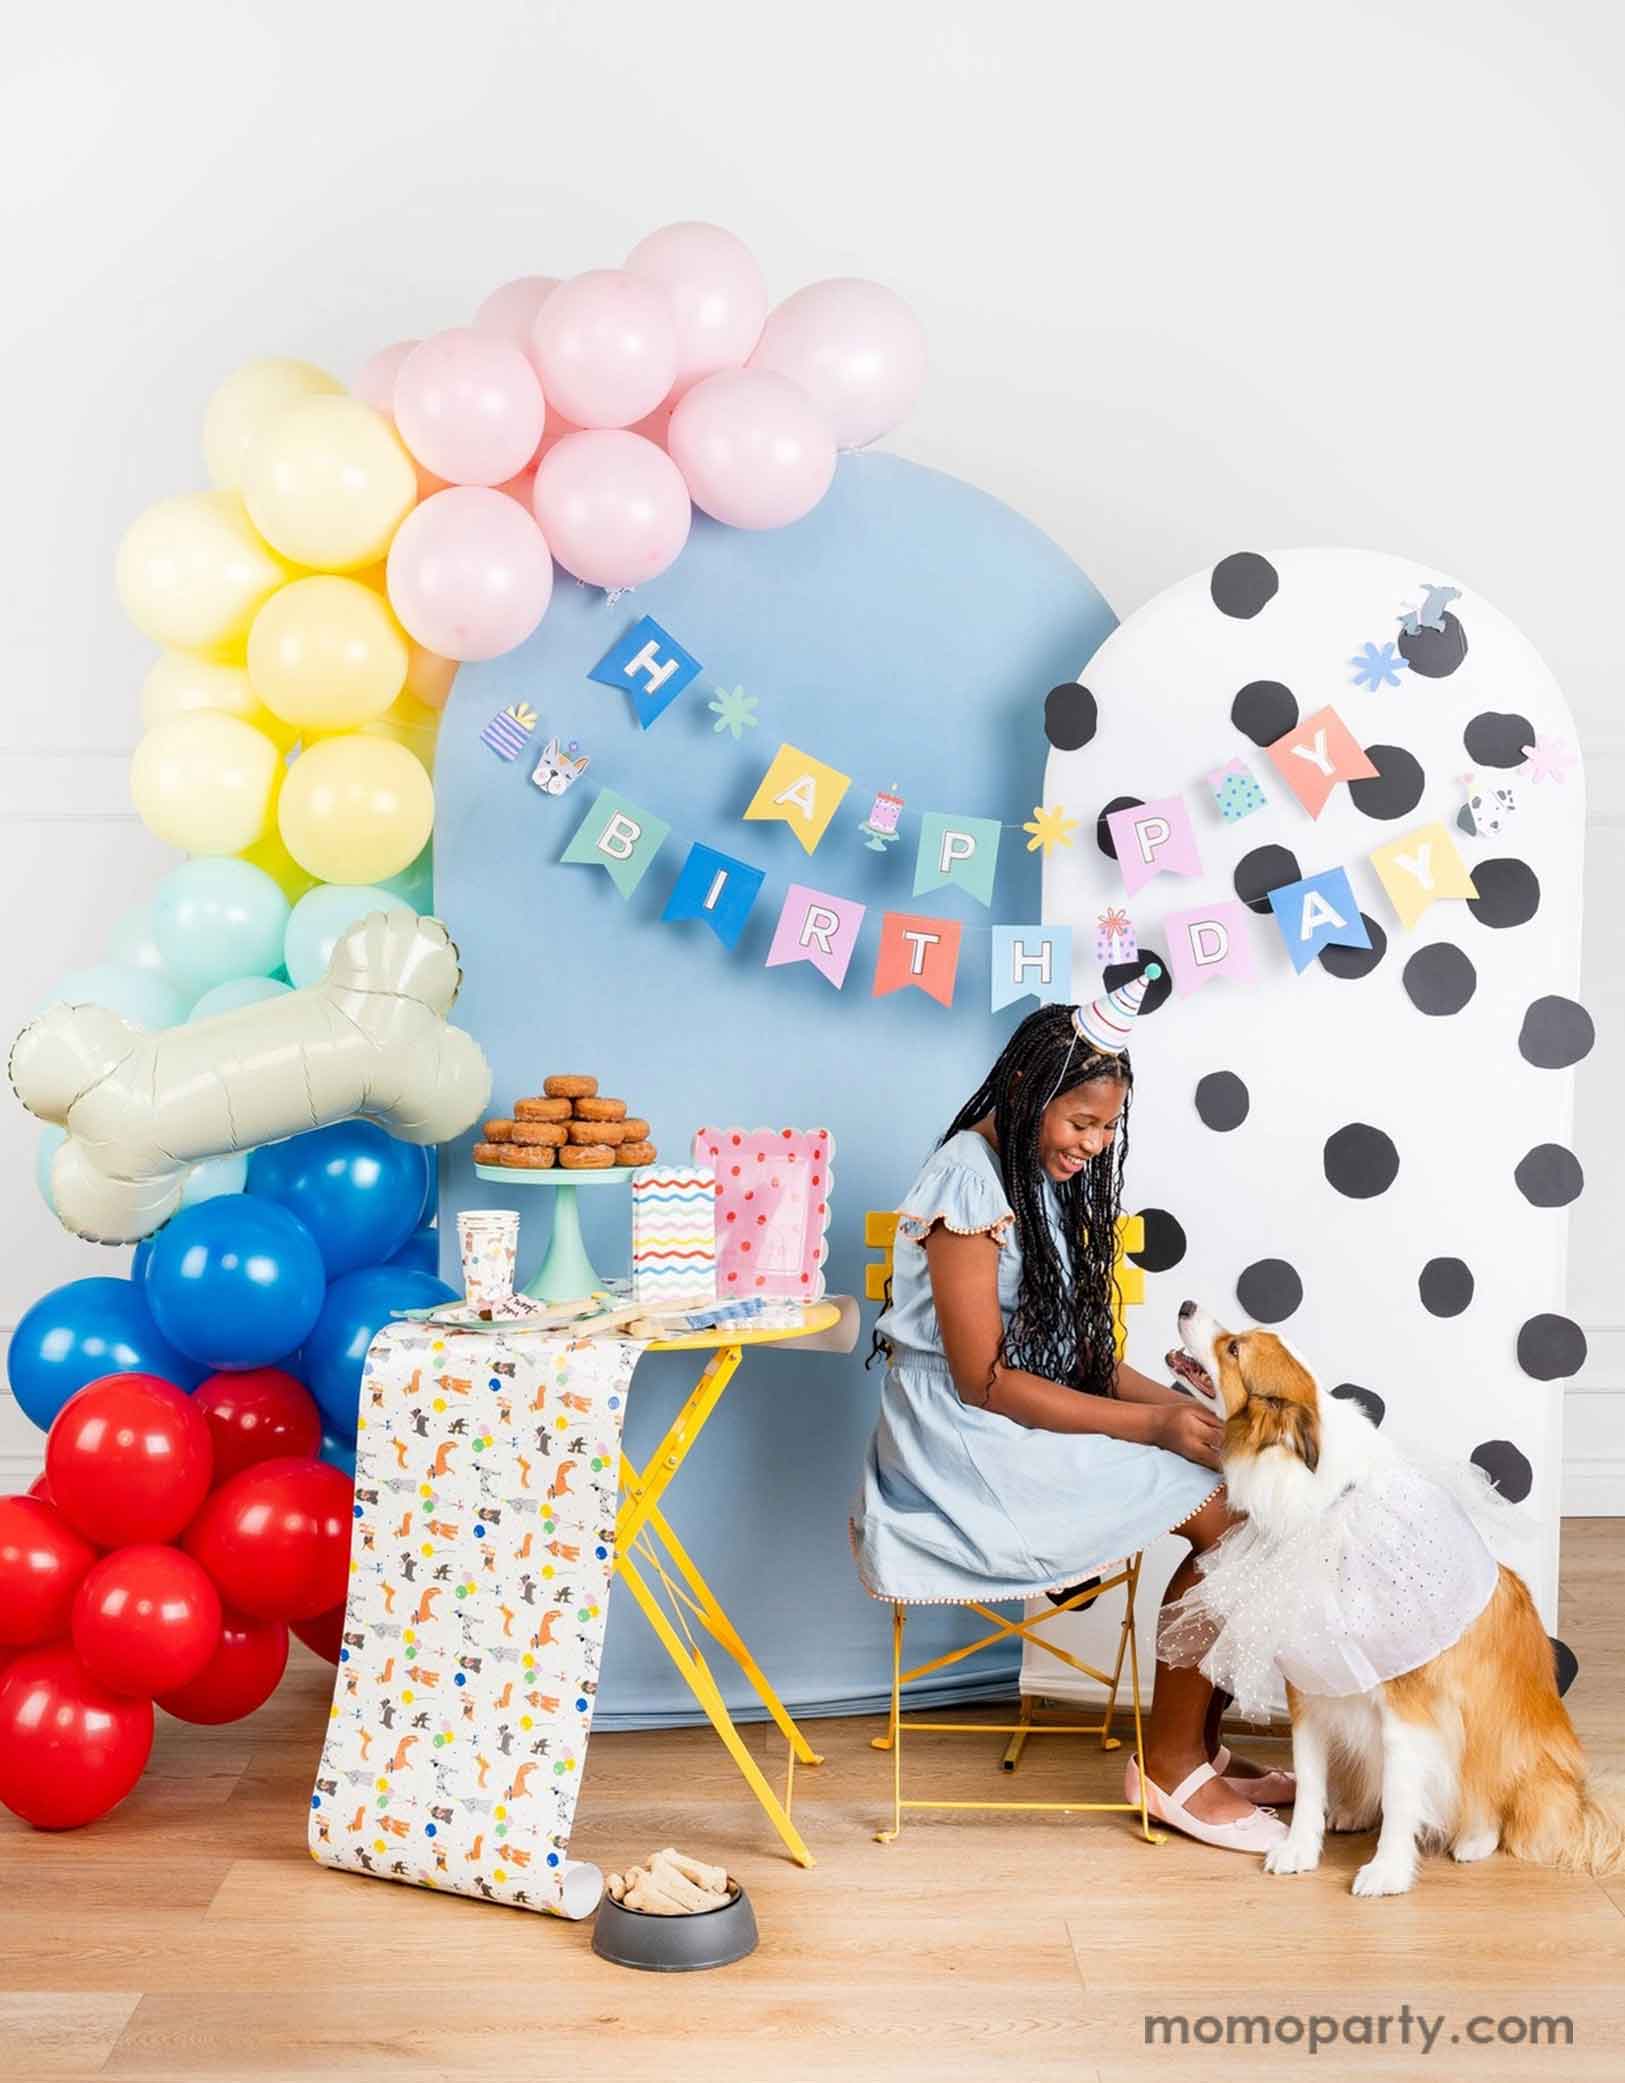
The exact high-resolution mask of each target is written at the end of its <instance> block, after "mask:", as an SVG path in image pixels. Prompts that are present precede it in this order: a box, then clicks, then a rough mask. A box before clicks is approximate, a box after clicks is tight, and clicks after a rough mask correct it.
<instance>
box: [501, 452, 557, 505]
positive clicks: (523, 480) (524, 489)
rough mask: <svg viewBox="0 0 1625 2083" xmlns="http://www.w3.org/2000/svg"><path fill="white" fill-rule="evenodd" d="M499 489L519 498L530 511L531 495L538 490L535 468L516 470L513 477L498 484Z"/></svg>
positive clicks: (510, 497) (520, 502)
mask: <svg viewBox="0 0 1625 2083" xmlns="http://www.w3.org/2000/svg"><path fill="white" fill-rule="evenodd" d="M555 446H556V444H555ZM497 490H498V491H499V492H501V493H503V494H504V495H505V496H506V497H507V498H509V499H517V500H518V501H519V504H520V505H521V506H522V507H523V508H524V509H525V511H526V513H529V512H530V504H531V497H532V494H533V493H534V492H535V490H536V472H535V469H534V468H533V467H532V468H529V469H525V470H520V471H516V472H515V473H514V475H513V476H512V477H505V478H504V479H503V480H502V482H501V484H499V485H498V486H497Z"/></svg>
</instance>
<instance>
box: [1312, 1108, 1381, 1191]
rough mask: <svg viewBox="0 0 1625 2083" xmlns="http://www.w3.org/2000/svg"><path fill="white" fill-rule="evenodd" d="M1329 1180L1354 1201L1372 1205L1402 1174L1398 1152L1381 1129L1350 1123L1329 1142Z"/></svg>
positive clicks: (1327, 1170)
mask: <svg viewBox="0 0 1625 2083" xmlns="http://www.w3.org/2000/svg"><path fill="white" fill-rule="evenodd" d="M1323 1162H1324V1164H1325V1167H1326V1177H1327V1179H1328V1180H1329V1181H1330V1183H1331V1184H1332V1185H1333V1186H1335V1187H1336V1188H1337V1190H1338V1192H1339V1193H1346V1194H1347V1195H1348V1197H1349V1199H1350V1200H1351V1201H1369V1200H1371V1199H1373V1198H1374V1196H1375V1195H1377V1194H1379V1193H1386V1192H1387V1191H1388V1189H1389V1187H1390V1186H1392V1185H1393V1183H1394V1180H1395V1178H1396V1177H1397V1176H1398V1173H1399V1152H1398V1151H1397V1150H1396V1149H1395V1148H1394V1146H1393V1144H1392V1142H1391V1141H1390V1140H1389V1138H1388V1137H1387V1136H1385V1135H1384V1134H1383V1132H1382V1130H1381V1129H1380V1128H1372V1127H1371V1126H1369V1124H1368V1123H1366V1122H1364V1121H1351V1122H1350V1123H1349V1125H1348V1126H1347V1127H1346V1128H1340V1129H1339V1130H1338V1131H1337V1133H1336V1135H1334V1136H1328V1137H1327V1138H1326V1148H1325V1151H1324V1153H1323Z"/></svg>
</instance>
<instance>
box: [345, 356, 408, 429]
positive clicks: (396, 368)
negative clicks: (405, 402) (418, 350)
mask: <svg viewBox="0 0 1625 2083" xmlns="http://www.w3.org/2000/svg"><path fill="white" fill-rule="evenodd" d="M417 344H418V343H417V341H416V340H397V341H396V342H395V343H394V345H393V346H391V347H380V348H379V350H378V352H377V353H376V354H375V355H373V356H371V357H370V358H369V359H368V360H367V361H364V362H363V363H362V364H361V370H360V374H359V375H358V376H357V377H356V380H355V382H354V383H352V384H351V386H350V394H351V396H352V397H356V398H359V399H361V401H362V402H363V404H366V405H370V406H371V407H372V409H373V411H374V412H381V413H382V414H383V415H384V417H385V418H386V419H390V420H392V419H394V417H395V379H396V377H397V376H399V374H400V373H401V364H402V362H404V361H405V360H406V357H407V356H408V355H409V354H410V353H411V352H412V350H413V348H414V347H416V346H417Z"/></svg>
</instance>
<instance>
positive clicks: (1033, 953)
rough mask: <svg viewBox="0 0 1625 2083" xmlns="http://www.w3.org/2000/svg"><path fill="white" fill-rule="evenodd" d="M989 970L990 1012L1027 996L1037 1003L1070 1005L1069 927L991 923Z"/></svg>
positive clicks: (1070, 939)
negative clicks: (991, 1003) (990, 969)
mask: <svg viewBox="0 0 1625 2083" xmlns="http://www.w3.org/2000/svg"><path fill="white" fill-rule="evenodd" d="M992 971H993V1005H992V1010H993V1011H994V1012H997V1011H998V1010H999V1008H1000V1007H1001V1006H1004V1005H1010V1004H1012V1003H1013V1002H1014V1001H1015V1000H1016V999H1018V998H1026V997H1029V996H1030V997H1033V998H1036V999H1037V1000H1038V1002H1039V1004H1040V1005H1070V1004H1071V1002H1072V928H1071V927H1070V926H995V927H994V928H993V963H992Z"/></svg>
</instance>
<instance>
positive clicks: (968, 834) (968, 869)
mask: <svg viewBox="0 0 1625 2083" xmlns="http://www.w3.org/2000/svg"><path fill="white" fill-rule="evenodd" d="M1002 829H1003V827H1002V826H1001V825H1000V823H999V821H998V819H997V818H996V817H951V816H949V815H948V814H947V813H946V812H944V811H941V810H928V811H927V812H926V813H925V815H924V817H922V818H921V820H920V850H919V852H918V853H917V854H916V855H915V857H914V894H915V896H916V897H923V896H924V895H925V893H926V892H927V891H928V890H940V889H941V888H942V887H943V885H944V884H945V883H950V882H951V883H955V884H957V885H958V887H959V888H960V889H962V890H969V892H970V894H971V895H972V896H973V897H974V898H975V899H976V901H977V903H978V904H991V903H992V902H993V875H994V871H995V870H996V869H997V867H998V865H999V834H1000V832H1001V830H1002Z"/></svg>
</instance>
